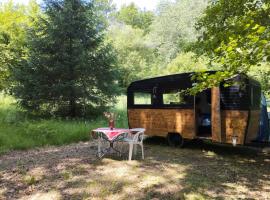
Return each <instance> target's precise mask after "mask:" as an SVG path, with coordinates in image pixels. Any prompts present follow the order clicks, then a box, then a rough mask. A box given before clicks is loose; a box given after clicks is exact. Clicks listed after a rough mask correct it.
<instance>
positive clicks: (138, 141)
mask: <svg viewBox="0 0 270 200" xmlns="http://www.w3.org/2000/svg"><path fill="white" fill-rule="evenodd" d="M130 131H131V132H136V134H135V135H133V136H131V137H128V138H125V139H124V140H123V142H126V143H128V144H129V156H128V160H129V161H130V160H131V159H132V154H133V146H134V150H135V154H136V153H137V148H136V145H140V146H141V148H142V159H144V151H143V137H144V132H145V129H144V128H133V129H130Z"/></svg>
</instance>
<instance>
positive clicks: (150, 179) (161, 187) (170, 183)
mask: <svg viewBox="0 0 270 200" xmlns="http://www.w3.org/2000/svg"><path fill="white" fill-rule="evenodd" d="M144 144H145V146H144V149H145V156H146V157H145V159H144V160H141V159H140V151H139V152H138V155H137V157H136V159H135V160H133V161H131V162H129V161H127V159H123V158H119V157H117V156H106V157H105V158H103V159H101V160H99V159H96V157H95V153H96V150H97V146H96V143H95V142H94V141H90V142H80V143H77V144H71V145H64V146H61V147H45V148H41V149H38V150H35V149H33V150H29V151H19V152H10V153H8V154H5V155H2V156H0V175H1V174H2V177H1V181H2V182H1V189H0V199H59V200H60V199H100V200H101V199H117V200H122V199H123V200H124V199H138V200H148V199H149V200H150V199H157V200H158V199H160V200H161V199H166V200H167V199H168V200H169V199H171V200H174V199H175V200H178V199H183V200H185V199H186V200H207V199H220V200H223V199H269V196H270V172H269V164H270V157H269V155H262V154H260V153H259V152H257V151H255V150H254V149H249V150H244V149H243V148H233V147H226V146H219V145H214V144H209V143H199V144H198V143H196V142H194V143H188V144H187V146H186V148H183V149H179V148H173V147H169V146H167V145H166V141H165V139H164V138H148V139H147V140H145V143H144ZM126 148H128V146H127V147H126ZM18 160H19V161H20V162H19V163H18Z"/></svg>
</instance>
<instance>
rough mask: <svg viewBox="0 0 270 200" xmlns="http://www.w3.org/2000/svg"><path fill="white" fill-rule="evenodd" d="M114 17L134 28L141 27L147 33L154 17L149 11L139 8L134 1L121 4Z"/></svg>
mask: <svg viewBox="0 0 270 200" xmlns="http://www.w3.org/2000/svg"><path fill="white" fill-rule="evenodd" d="M116 19H117V20H119V21H120V22H124V23H125V24H126V25H130V26H132V27H133V28H135V29H136V28H139V29H142V30H144V31H145V32H146V33H147V32H149V26H150V25H151V24H152V21H153V19H154V14H153V12H151V11H145V10H140V9H139V8H138V7H137V6H136V5H135V4H134V3H131V4H129V5H125V6H123V7H122V8H121V9H120V11H118V12H117V13H116Z"/></svg>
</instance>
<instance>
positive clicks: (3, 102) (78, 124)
mask: <svg viewBox="0 0 270 200" xmlns="http://www.w3.org/2000/svg"><path fill="white" fill-rule="evenodd" d="M118 99H119V101H118V104H117V105H116V106H115V107H114V108H113V109H112V111H113V112H117V113H118V119H117V122H116V123H117V126H119V127H127V120H126V111H125V109H124V108H125V106H126V103H125V97H124V96H121V97H119V98H118ZM104 126H107V122H106V120H105V119H104V118H103V116H101V117H99V118H97V119H95V120H92V121H84V120H61V119H49V120H48V119H46V120H45V119H36V120H33V119H29V118H28V117H27V114H26V113H25V112H24V111H23V110H22V109H20V108H18V106H17V105H16V101H15V99H14V98H12V97H10V96H6V95H3V94H0V153H4V152H7V151H9V150H17V149H30V148H34V147H41V146H46V145H63V144H69V143H73V142H79V141H87V140H89V138H90V134H89V133H90V131H91V130H92V129H94V128H97V127H104Z"/></svg>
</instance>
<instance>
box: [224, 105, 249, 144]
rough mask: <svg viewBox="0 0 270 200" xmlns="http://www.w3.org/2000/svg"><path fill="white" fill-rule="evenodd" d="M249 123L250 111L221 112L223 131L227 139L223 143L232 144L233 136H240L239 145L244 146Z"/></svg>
mask: <svg viewBox="0 0 270 200" xmlns="http://www.w3.org/2000/svg"><path fill="white" fill-rule="evenodd" d="M247 122H248V111H237V110H223V111H221V130H222V134H225V137H224V139H223V141H222V142H224V143H230V144H231V143H232V136H238V140H237V143H238V144H244V140H245V133H246V128H247Z"/></svg>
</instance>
